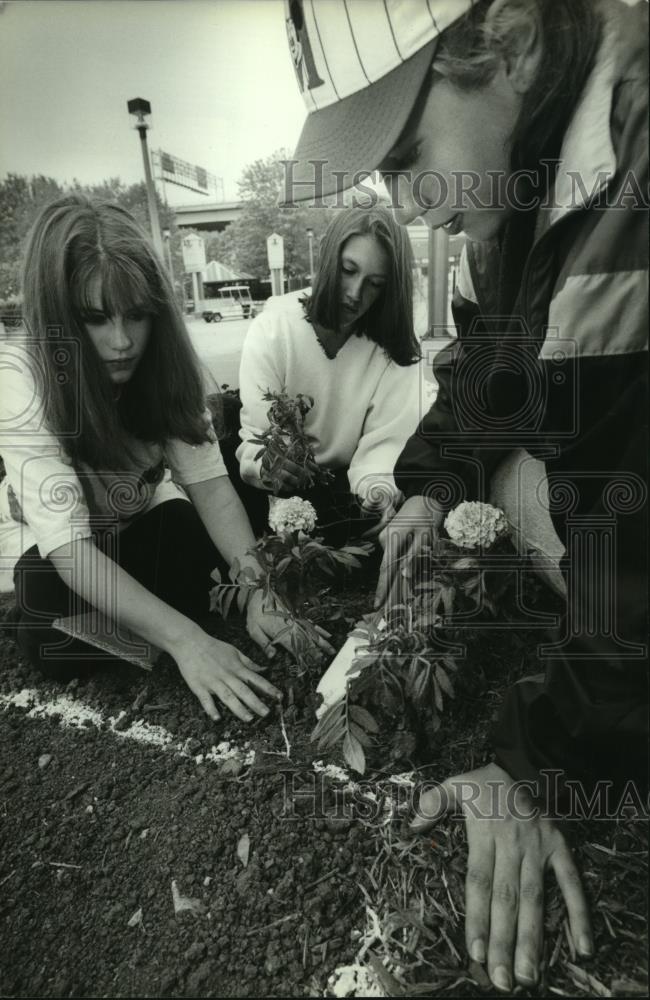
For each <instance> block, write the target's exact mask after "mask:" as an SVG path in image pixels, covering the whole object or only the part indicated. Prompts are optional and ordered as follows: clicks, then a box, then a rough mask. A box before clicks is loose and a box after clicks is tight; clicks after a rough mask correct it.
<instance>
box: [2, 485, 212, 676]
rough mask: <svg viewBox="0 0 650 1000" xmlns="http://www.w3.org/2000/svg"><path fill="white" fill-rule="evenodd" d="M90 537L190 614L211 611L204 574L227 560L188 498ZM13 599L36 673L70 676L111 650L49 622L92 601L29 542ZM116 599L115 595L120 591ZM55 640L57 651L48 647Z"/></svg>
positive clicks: (18, 566) (140, 579)
mask: <svg viewBox="0 0 650 1000" xmlns="http://www.w3.org/2000/svg"><path fill="white" fill-rule="evenodd" d="M95 542H96V544H97V546H98V548H100V549H101V550H102V551H104V552H106V554H108V555H109V556H110V557H111V558H112V559H114V561H115V562H116V563H117V564H118V565H120V566H121V567H122V568H123V569H124V570H125V571H126V572H127V573H129V575H130V576H132V577H133V578H134V579H136V580H137V581H138V582H139V583H141V584H142V585H143V586H144V587H146V589H147V590H149V591H150V592H151V593H153V594H155V595H156V596H157V597H159V598H160V599H161V600H162V601H164V602H165V603H166V604H169V605H170V606H171V607H173V608H175V609H176V610H177V611H179V612H180V613H181V614H184V615H186V616H187V617H188V618H190V619H192V620H193V621H197V622H198V621H200V620H201V619H202V618H204V617H205V615H206V614H207V612H208V610H209V590H210V588H211V586H213V580H212V578H211V577H210V573H211V571H212V570H213V569H214V568H215V566H219V568H220V571H221V572H222V574H223V573H224V572H225V571H226V569H227V567H226V564H225V562H224V560H223V559H222V557H221V556H220V555H219V553H218V552H217V550H216V549H215V547H214V545H213V544H212V541H211V540H210V537H209V536H208V534H207V532H206V530H205V528H204V527H203V525H202V523H201V521H200V518H199V517H198V514H197V512H196V510H195V509H194V507H193V506H192V504H191V503H188V502H187V501H186V500H181V499H179V500H170V501H167V502H166V503H162V504H159V505H158V506H157V507H155V508H154V509H153V510H152V511H149V512H148V513H146V514H143V515H142V516H141V517H139V518H138V519H137V520H136V521H134V522H133V524H131V525H129V526H128V527H127V528H125V529H124V531H122V532H121V533H119V534H118V535H117V536H116V535H115V533H114V532H109V531H104V532H101V533H97V535H96V536H95ZM14 584H15V589H16V603H17V605H18V612H19V618H18V625H17V641H18V646H19V648H20V650H21V652H22V654H23V655H24V656H25V657H26V658H27V659H28V660H29V661H30V662H31V663H32V664H33V665H34V666H35V667H37V669H39V670H40V671H41V672H42V673H44V674H45V675H46V676H48V677H51V678H52V679H56V680H70V679H71V678H72V677H74V676H77V675H78V674H79V673H84V672H87V671H88V669H90V668H91V667H92V666H96V665H98V664H99V663H101V662H104V663H107V662H114V660H113V658H112V657H107V656H106V654H102V653H100V652H99V651H98V650H97V649H95V648H94V647H92V646H89V645H88V644H87V643H83V642H80V641H79V640H74V639H70V638H69V637H65V636H64V635H62V633H61V632H59V631H58V630H56V629H53V628H52V622H53V621H54V619H55V618H59V617H67V616H70V615H76V614H82V613H84V612H86V611H89V610H90V607H89V605H88V604H86V602H84V601H83V600H82V599H81V598H80V597H79V596H78V595H77V594H75V593H74V592H73V591H71V590H70V589H69V588H68V586H67V585H66V584H65V582H64V581H63V579H62V578H61V576H60V575H59V573H58V572H57V570H56V568H55V566H54V564H53V563H52V562H51V560H49V559H42V558H41V557H40V555H39V554H38V550H37V547H36V546H34V547H33V548H32V549H30V550H29V551H28V552H26V553H25V554H24V555H23V556H22V557H21V558H20V559H19V560H18V563H17V564H16V569H15V571H14ZM118 599H119V594H118ZM55 645H57V646H59V647H60V650H59V652H56V651H54V650H52V649H49V647H52V646H55Z"/></svg>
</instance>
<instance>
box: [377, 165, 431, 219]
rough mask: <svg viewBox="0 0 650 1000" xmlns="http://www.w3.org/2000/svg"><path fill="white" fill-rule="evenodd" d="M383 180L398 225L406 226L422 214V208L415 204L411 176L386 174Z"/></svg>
mask: <svg viewBox="0 0 650 1000" xmlns="http://www.w3.org/2000/svg"><path fill="white" fill-rule="evenodd" d="M384 180H385V183H386V187H387V188H388V193H389V195H390V203H391V208H392V210H393V215H394V216H395V221H396V222H397V224H398V225H400V226H408V224H409V222H413V221H414V219H417V218H418V216H419V215H422V209H421V208H420V207H419V206H418V205H417V203H416V199H415V197H414V194H413V186H412V182H411V177H410V176H409V175H406V176H404V175H402V174H397V175H393V176H387V177H386V178H385V179H384Z"/></svg>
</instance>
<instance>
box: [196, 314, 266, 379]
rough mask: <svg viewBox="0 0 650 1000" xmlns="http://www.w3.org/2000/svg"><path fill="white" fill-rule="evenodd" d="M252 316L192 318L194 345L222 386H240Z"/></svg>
mask: <svg viewBox="0 0 650 1000" xmlns="http://www.w3.org/2000/svg"><path fill="white" fill-rule="evenodd" d="M250 322H251V321H250V320H248V319H225V320H222V322H221V323H206V322H205V320H202V319H194V318H188V319H187V320H186V323H187V329H188V332H189V335H190V338H191V340H192V343H193V345H194V348H195V350H196V352H197V354H198V356H199V358H200V359H201V361H203V362H204V363H205V365H206V366H207V368H208V371H209V372H210V374H211V375H212V376H213V378H214V379H215V380H216V382H217V384H218V385H224V384H227V385H229V386H231V387H232V388H236V387H237V386H238V385H239V359H240V356H241V350H242V346H243V343H244V338H245V336H246V331H247V330H248V327H249V325H250Z"/></svg>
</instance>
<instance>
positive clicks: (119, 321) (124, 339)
mask: <svg viewBox="0 0 650 1000" xmlns="http://www.w3.org/2000/svg"><path fill="white" fill-rule="evenodd" d="M111 342H112V344H113V347H114V348H115V349H116V350H122V349H124V348H126V347H130V345H131V335H130V333H129V327H128V323H127V322H126V320H125V319H124V317H123V316H115V318H114V319H113V329H112V337H111Z"/></svg>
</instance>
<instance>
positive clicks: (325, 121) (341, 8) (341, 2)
mask: <svg viewBox="0 0 650 1000" xmlns="http://www.w3.org/2000/svg"><path fill="white" fill-rule="evenodd" d="M473 2H474V0H285V12H286V27H287V35H288V38H289V49H290V51H291V56H292V59H293V64H294V68H295V71H296V77H297V80H298V86H299V87H300V90H301V92H302V96H303V98H304V101H305V105H306V107H307V111H308V112H309V116H308V118H307V120H306V122H305V124H304V127H303V130H302V133H301V135H300V139H299V140H298V145H297V147H296V152H295V154H294V160H295V161H297V162H294V163H293V164H292V165H291V170H290V172H289V171H288V172H287V191H286V197H287V202H286V203H291V202H295V201H304V200H306V199H313V198H320V197H322V196H323V195H327V194H332V193H334V192H335V191H337V190H345V189H346V188H348V187H351V186H352V185H353V184H354V183H358V180H357V181H355V179H354V177H355V173H356V174H357V175H358V172H359V171H368V172H371V171H372V170H374V169H375V168H376V167H377V166H378V164H379V163H381V161H382V160H383V159H384V157H385V156H386V154H387V153H388V152H389V150H390V149H392V147H393V146H394V145H395V143H396V142H397V140H398V139H399V136H400V135H401V133H402V132H403V130H404V127H405V125H406V122H407V120H408V117H409V114H410V112H411V110H412V108H413V105H414V104H415V101H416V98H417V96H418V94H419V92H420V89H421V87H422V84H423V82H424V79H425V76H426V74H427V72H428V70H429V68H430V66H431V62H432V59H433V55H434V52H435V49H436V43H437V39H438V37H439V36H440V35H441V34H442V32H443V31H445V29H446V28H448V27H449V25H450V24H452V23H453V22H454V21H457V20H458V19H459V18H460V17H462V16H463V15H464V14H465V13H466V12H467V11H468V10H469V9H470V7H471V6H472V4H473Z"/></svg>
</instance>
